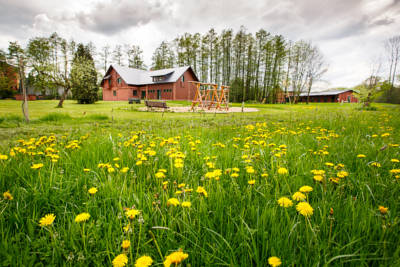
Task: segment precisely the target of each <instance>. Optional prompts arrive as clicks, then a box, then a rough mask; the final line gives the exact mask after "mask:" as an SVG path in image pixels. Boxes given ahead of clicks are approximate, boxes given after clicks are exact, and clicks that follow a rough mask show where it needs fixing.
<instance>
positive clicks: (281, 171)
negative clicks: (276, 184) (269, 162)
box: [278, 168, 289, 175]
mask: <svg viewBox="0 0 400 267" xmlns="http://www.w3.org/2000/svg"><path fill="white" fill-rule="evenodd" d="M288 173H289V171H288V170H287V169H286V168H279V169H278V174H280V175H286V174H288Z"/></svg>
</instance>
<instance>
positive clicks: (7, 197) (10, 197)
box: [3, 191, 14, 200]
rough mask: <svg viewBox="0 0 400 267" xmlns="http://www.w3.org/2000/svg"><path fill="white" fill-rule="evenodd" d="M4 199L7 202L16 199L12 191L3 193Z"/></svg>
mask: <svg viewBox="0 0 400 267" xmlns="http://www.w3.org/2000/svg"><path fill="white" fill-rule="evenodd" d="M3 197H4V199H6V200H13V199H14V198H13V196H12V195H11V193H10V191H6V192H4V193H3Z"/></svg>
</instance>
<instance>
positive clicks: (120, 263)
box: [112, 254, 128, 267]
mask: <svg viewBox="0 0 400 267" xmlns="http://www.w3.org/2000/svg"><path fill="white" fill-rule="evenodd" d="M126 264H128V257H127V256H126V255H125V254H119V255H118V256H117V257H115V258H114V259H113V261H112V265H113V267H124V266H125V265H126Z"/></svg>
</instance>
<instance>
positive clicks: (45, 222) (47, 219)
mask: <svg viewBox="0 0 400 267" xmlns="http://www.w3.org/2000/svg"><path fill="white" fill-rule="evenodd" d="M55 218H56V216H55V215H54V214H53V213H50V214H46V215H45V216H44V217H42V218H41V219H40V220H39V225H40V226H41V227H43V226H49V225H51V224H53V222H54V220H55Z"/></svg>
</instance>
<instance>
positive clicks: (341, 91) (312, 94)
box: [300, 89, 353, 96]
mask: <svg viewBox="0 0 400 267" xmlns="http://www.w3.org/2000/svg"><path fill="white" fill-rule="evenodd" d="M348 91H353V90H350V89H346V90H336V91H324V92H310V96H324V95H339V94H342V93H345V92H348ZM307 95H308V94H307V93H301V94H300V96H307Z"/></svg>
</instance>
